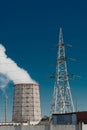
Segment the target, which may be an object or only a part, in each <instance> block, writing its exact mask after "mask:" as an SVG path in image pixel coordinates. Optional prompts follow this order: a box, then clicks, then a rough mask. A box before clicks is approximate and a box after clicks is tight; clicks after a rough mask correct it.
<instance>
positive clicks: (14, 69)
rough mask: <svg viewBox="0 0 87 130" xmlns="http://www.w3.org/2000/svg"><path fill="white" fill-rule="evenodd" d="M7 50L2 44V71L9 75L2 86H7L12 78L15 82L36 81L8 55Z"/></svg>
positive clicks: (0, 63)
mask: <svg viewBox="0 0 87 130" xmlns="http://www.w3.org/2000/svg"><path fill="white" fill-rule="evenodd" d="M5 51H6V50H5V47H4V46H3V45H2V44H0V73H2V74H4V75H6V76H7V77H8V79H6V80H5V84H2V88H4V87H5V86H6V84H7V83H8V82H9V79H11V80H12V81H13V82H14V84H19V83H36V82H35V81H34V80H32V79H31V77H30V75H29V74H28V73H27V71H25V70H24V69H23V68H20V67H19V66H18V65H17V64H16V63H15V62H14V61H13V60H12V59H11V58H9V57H7V55H6V54H5ZM0 81H3V76H1V75H0ZM0 86H1V85H0Z"/></svg>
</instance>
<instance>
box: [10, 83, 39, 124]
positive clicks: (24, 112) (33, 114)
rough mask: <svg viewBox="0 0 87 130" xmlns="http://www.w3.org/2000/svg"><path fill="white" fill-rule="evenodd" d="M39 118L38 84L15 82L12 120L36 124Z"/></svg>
mask: <svg viewBox="0 0 87 130" xmlns="http://www.w3.org/2000/svg"><path fill="white" fill-rule="evenodd" d="M40 120H41V108H40V94H39V85H38V84H16V85H15V86H14V100H13V115H12V121H13V122H21V123H27V122H28V123H30V124H37V123H38V122H39V121H40Z"/></svg>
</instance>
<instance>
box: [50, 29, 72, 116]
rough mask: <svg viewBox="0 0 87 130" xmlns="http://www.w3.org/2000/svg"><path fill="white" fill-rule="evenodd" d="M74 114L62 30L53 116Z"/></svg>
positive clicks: (60, 33)
mask: <svg viewBox="0 0 87 130" xmlns="http://www.w3.org/2000/svg"><path fill="white" fill-rule="evenodd" d="M70 112H74V105H73V101H72V95H71V90H70V85H69V77H68V73H67V65H66V56H65V46H64V42H63V34H62V28H60V32H59V43H58V54H57V61H56V74H55V84H54V93H53V103H52V114H55V113H57V114H62V113H70Z"/></svg>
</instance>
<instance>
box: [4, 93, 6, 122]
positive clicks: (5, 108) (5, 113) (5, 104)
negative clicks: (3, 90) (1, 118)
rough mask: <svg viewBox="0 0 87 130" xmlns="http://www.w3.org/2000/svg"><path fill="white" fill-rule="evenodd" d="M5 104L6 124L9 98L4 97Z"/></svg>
mask: <svg viewBox="0 0 87 130" xmlns="http://www.w3.org/2000/svg"><path fill="white" fill-rule="evenodd" d="M4 103H5V123H6V122H7V96H6V95H4Z"/></svg>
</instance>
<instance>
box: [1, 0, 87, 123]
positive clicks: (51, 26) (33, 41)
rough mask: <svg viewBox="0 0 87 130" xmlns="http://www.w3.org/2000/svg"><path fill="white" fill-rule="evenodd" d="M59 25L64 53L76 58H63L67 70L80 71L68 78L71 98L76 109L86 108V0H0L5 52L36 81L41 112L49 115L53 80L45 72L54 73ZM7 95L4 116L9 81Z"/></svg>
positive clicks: (9, 105)
mask: <svg viewBox="0 0 87 130" xmlns="http://www.w3.org/2000/svg"><path fill="white" fill-rule="evenodd" d="M60 26H61V27H62V29H63V35H64V42H65V44H72V48H66V51H67V52H66V55H67V57H72V58H75V59H77V61H76V62H70V61H67V65H68V71H69V73H74V74H76V75H80V76H81V78H80V79H75V80H73V81H70V86H71V90H72V95H73V100H74V103H76V99H77V102H78V110H87V102H86V99H87V94H86V93H87V2H86V1H84V0H83V1H81V0H79V1H78V0H77V1H75V0H73V1H69V0H66V1H64V0H61V1H59V0H53V1H51V0H44V1H40V0H37V1H35V0H32V1H29V0H25V1H23V0H19V1H17V0H15V1H12V0H8V1H6V0H3V1H2V2H0V42H1V43H2V44H3V45H4V46H5V48H6V54H7V55H8V57H10V58H11V59H13V60H14V61H15V62H16V63H17V64H18V66H20V67H22V68H24V69H25V70H27V71H28V73H29V74H30V75H31V77H32V78H33V79H35V80H36V81H37V82H39V84H40V95H41V108H42V115H43V116H44V115H49V112H50V109H51V108H50V106H51V102H52V93H53V87H54V80H53V79H49V78H48V77H49V75H51V74H54V73H55V63H56V56H57V48H56V45H57V43H58V35H59V28H60ZM6 92H7V95H8V102H7V111H8V114H7V117H8V120H11V116H12V98H13V87H12V83H11V84H9V85H8V86H7V88H6ZM0 97H1V99H2V100H1V101H0V109H1V110H0V114H1V116H0V121H1V118H3V119H4V117H3V115H4V110H3V109H4V99H3V93H2V91H0Z"/></svg>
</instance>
